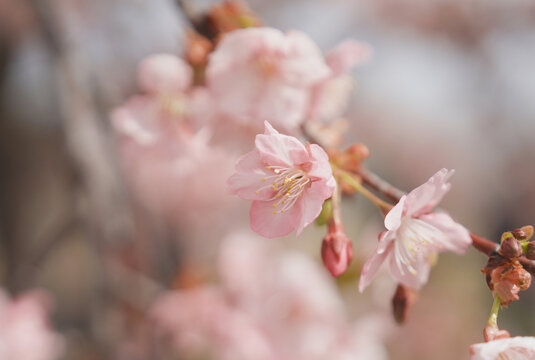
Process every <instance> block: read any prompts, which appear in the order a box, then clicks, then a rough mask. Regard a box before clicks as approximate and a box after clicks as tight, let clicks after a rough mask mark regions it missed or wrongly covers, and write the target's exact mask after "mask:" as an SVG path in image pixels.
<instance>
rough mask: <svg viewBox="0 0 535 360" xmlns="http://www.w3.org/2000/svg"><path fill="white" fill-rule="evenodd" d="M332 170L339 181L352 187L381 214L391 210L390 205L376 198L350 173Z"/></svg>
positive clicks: (337, 169) (336, 169)
mask: <svg viewBox="0 0 535 360" xmlns="http://www.w3.org/2000/svg"><path fill="white" fill-rule="evenodd" d="M334 170H335V173H336V174H337V175H338V176H339V177H340V179H342V180H343V181H345V182H346V183H347V184H349V185H350V186H351V187H353V188H354V189H355V190H357V191H358V192H359V193H361V194H362V196H364V197H365V198H366V199H368V200H369V201H370V202H371V203H372V204H374V205H375V206H377V207H378V208H379V209H380V210H381V211H382V212H383V214H385V215H386V214H387V213H388V212H389V211H390V210H391V209H392V205H391V204H389V203H387V202H386V201H384V200H382V199H380V198H378V197H377V196H376V195H375V194H373V193H372V192H371V191H369V190H368V189H366V188H365V187H364V186H363V185H362V184H361V183H360V182H358V181H357V180H356V179H355V178H354V177H353V176H352V175H351V174H350V173H348V172H347V171H344V170H342V169H339V168H335V169H334Z"/></svg>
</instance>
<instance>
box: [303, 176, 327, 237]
mask: <svg viewBox="0 0 535 360" xmlns="http://www.w3.org/2000/svg"><path fill="white" fill-rule="evenodd" d="M333 181H334V178H333ZM335 186H336V185H335V184H333V183H332V182H323V181H316V182H313V183H312V185H311V186H310V188H309V189H307V190H305V192H304V193H303V195H302V196H301V198H300V199H299V200H298V201H297V202H296V204H295V205H294V207H295V206H301V219H300V221H299V225H298V227H297V233H296V235H297V236H299V235H301V232H302V231H303V229H304V228H305V227H307V226H308V225H310V224H311V223H312V222H313V221H314V220H315V219H316V218H317V217H318V215H319V214H320V212H321V208H322V206H323V203H324V202H325V200H326V199H328V198H329V197H331V196H332V194H333V192H334V189H335Z"/></svg>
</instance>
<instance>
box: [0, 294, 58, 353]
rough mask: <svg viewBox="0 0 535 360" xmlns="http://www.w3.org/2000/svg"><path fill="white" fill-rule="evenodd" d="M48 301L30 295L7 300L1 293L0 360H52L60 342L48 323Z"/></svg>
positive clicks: (42, 295)
mask: <svg viewBox="0 0 535 360" xmlns="http://www.w3.org/2000/svg"><path fill="white" fill-rule="evenodd" d="M47 300H48V299H47V297H46V295H45V294H44V293H41V292H30V293H26V294H23V295H22V296H20V297H19V298H16V299H14V300H10V299H9V296H8V295H7V294H6V293H4V292H3V291H1V290H0V324H1V326H0V359H6V360H15V359H16V360H55V359H58V358H59V356H60V355H61V354H62V353H63V346H64V344H63V339H62V338H61V337H60V336H59V335H58V334H56V333H54V332H53V331H52V329H51V328H50V325H49V322H48V311H47V302H48V301H47Z"/></svg>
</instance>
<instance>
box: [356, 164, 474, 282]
mask: <svg viewBox="0 0 535 360" xmlns="http://www.w3.org/2000/svg"><path fill="white" fill-rule="evenodd" d="M451 175H453V170H451V171H448V170H446V169H442V170H440V171H439V172H437V173H436V174H435V175H433V176H432V177H431V178H430V179H429V180H428V181H427V182H426V183H425V184H423V185H421V186H419V187H417V188H416V189H414V190H412V191H411V192H410V193H409V194H408V195H405V196H403V197H402V198H401V199H400V201H399V202H398V203H397V204H396V206H394V208H392V210H390V212H389V213H388V214H387V215H386V217H385V227H386V228H387V231H384V232H383V233H381V234H380V236H379V244H378V246H377V251H376V253H375V254H374V255H373V256H372V257H371V258H370V259H368V261H367V262H366V263H365V264H364V267H363V269H362V275H361V278H360V282H359V290H360V291H363V290H364V289H365V288H366V287H367V286H368V285H369V283H370V282H371V280H372V278H373V276H374V275H375V273H376V272H377V270H378V269H379V267H380V266H381V264H382V263H383V262H384V261H385V260H388V263H389V268H390V273H391V275H392V276H393V277H394V278H395V279H396V280H397V281H398V282H400V283H402V284H404V285H406V286H408V287H410V288H412V289H415V290H417V289H419V288H420V287H421V286H422V285H423V284H425V283H426V282H427V279H428V276H429V271H430V268H431V260H432V258H433V257H434V256H435V254H436V253H438V252H441V251H445V250H449V251H454V252H456V253H464V251H465V250H466V249H467V248H468V246H470V244H471V239H470V235H469V233H468V230H466V229H465V228H464V227H463V226H462V225H460V224H458V223H456V222H455V221H453V219H452V218H451V217H450V216H449V215H447V214H445V213H433V212H431V211H432V210H433V208H434V207H435V206H436V205H437V204H438V203H439V202H440V200H442V197H443V196H444V195H445V194H446V193H447V192H448V191H449V189H450V184H449V183H448V182H447V181H448V179H449V178H450V176H451Z"/></svg>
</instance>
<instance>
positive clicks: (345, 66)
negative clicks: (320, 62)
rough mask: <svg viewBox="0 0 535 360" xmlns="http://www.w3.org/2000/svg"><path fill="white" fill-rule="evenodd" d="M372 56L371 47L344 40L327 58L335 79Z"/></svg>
mask: <svg viewBox="0 0 535 360" xmlns="http://www.w3.org/2000/svg"><path fill="white" fill-rule="evenodd" d="M371 54H372V48H371V46H370V45H368V44H366V43H362V42H358V41H355V40H351V39H348V40H344V41H342V42H341V43H340V44H338V45H336V47H334V48H333V49H332V50H330V51H329V52H328V53H327V55H326V56H325V61H326V62H327V65H329V67H330V68H331V70H332V72H333V77H336V76H339V75H342V74H344V73H346V72H347V71H349V70H351V68H352V67H354V66H357V65H359V64H361V63H363V62H365V61H366V60H367V59H369V58H370V56H371Z"/></svg>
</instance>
